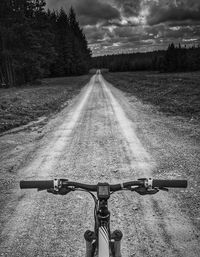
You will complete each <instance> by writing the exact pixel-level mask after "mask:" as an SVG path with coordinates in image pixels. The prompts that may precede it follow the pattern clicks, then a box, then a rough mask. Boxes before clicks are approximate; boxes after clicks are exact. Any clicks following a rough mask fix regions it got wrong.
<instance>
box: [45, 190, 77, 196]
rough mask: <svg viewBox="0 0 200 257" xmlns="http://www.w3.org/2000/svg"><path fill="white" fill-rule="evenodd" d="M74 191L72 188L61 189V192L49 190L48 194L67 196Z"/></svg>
mask: <svg viewBox="0 0 200 257" xmlns="http://www.w3.org/2000/svg"><path fill="white" fill-rule="evenodd" d="M71 191H73V189H71V188H60V189H59V190H54V188H50V189H47V192H48V193H51V194H54V195H66V194H68V193H70V192H71Z"/></svg>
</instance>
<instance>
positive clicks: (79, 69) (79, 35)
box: [0, 0, 91, 87]
mask: <svg viewBox="0 0 200 257" xmlns="http://www.w3.org/2000/svg"><path fill="white" fill-rule="evenodd" d="M44 7H45V1H44V0H1V1H0V83H1V84H6V85H8V86H11V87H12V86H17V85H21V84H24V83H27V82H30V81H34V80H35V79H37V78H41V77H45V76H70V75H80V74H84V73H86V72H87V71H88V69H89V62H90V56H91V53H90V50H89V48H88V45H87V40H86V38H85V36H84V34H83V31H82V30H81V29H80V27H79V24H78V22H77V20H76V14H75V12H74V10H73V8H71V9H70V12H69V14H68V15H67V13H66V12H65V11H64V10H63V9H61V10H60V11H58V12H55V11H50V10H48V11H45V9H44Z"/></svg>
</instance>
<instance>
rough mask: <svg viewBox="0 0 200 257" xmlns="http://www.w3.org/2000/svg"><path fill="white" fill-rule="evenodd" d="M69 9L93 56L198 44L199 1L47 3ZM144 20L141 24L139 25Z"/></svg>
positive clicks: (74, 0)
mask: <svg viewBox="0 0 200 257" xmlns="http://www.w3.org/2000/svg"><path fill="white" fill-rule="evenodd" d="M47 3H48V7H50V8H51V9H58V8H60V7H64V8H66V9H69V7H70V6H71V5H72V6H73V7H74V9H75V11H76V13H77V18H78V20H79V23H80V25H81V26H82V27H83V30H84V33H85V35H86V37H87V39H88V42H89V45H90V47H91V48H92V49H93V53H94V54H95V55H96V54H105V53H116V52H120V51H124V52H130V51H131V50H132V51H135V52H137V51H150V50H154V49H155V50H158V49H166V48H167V46H168V45H169V43H171V42H174V43H175V44H178V43H179V42H180V43H182V44H185V43H187V44H190V45H191V44H192V43H196V44H197V43H200V0H159V1H157V0H47ZM141 17H144V20H143V21H144V22H143V23H142V22H140V21H141V20H140V19H141Z"/></svg>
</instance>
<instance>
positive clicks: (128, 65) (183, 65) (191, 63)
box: [92, 43, 200, 72]
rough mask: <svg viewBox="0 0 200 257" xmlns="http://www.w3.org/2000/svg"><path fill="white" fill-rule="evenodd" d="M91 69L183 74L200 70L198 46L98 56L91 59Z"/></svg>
mask: <svg viewBox="0 0 200 257" xmlns="http://www.w3.org/2000/svg"><path fill="white" fill-rule="evenodd" d="M92 63H93V67H95V68H98V69H100V68H106V69H109V71H113V72H115V71H142V70H152V71H153V70H156V71H161V72H182V71H183V72H184V71H196V70H200V46H197V47H195V46H193V47H189V48H187V47H186V46H184V47H182V46H181V45H180V44H179V45H178V46H175V45H174V43H171V44H170V45H169V46H168V48H167V50H160V51H153V52H146V53H131V54H119V55H107V56H98V57H94V58H92Z"/></svg>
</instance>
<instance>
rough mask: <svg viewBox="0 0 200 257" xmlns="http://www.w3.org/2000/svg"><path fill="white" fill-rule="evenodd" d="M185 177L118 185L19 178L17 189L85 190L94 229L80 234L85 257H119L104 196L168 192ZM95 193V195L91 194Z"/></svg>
mask: <svg viewBox="0 0 200 257" xmlns="http://www.w3.org/2000/svg"><path fill="white" fill-rule="evenodd" d="M186 187H187V180H158V179H151V178H149V179H146V178H141V179H138V180H136V181H129V182H125V183H121V184H113V185H110V184H108V183H98V184H96V185H90V184H83V183H77V182H72V181H69V180H67V179H54V180H42V181H20V188H21V189H28V188H29V189H30V188H37V189H38V191H41V190H47V192H48V193H52V194H59V195H66V194H68V193H70V192H72V191H76V190H79V191H86V192H88V193H89V194H90V195H91V196H92V198H93V199H94V202H95V207H94V220H95V225H94V231H90V230H87V231H86V232H85V234H84V238H85V241H86V255H85V256H86V257H94V256H98V257H110V256H112V257H121V247H120V246H121V239H122V237H123V234H122V232H121V231H120V230H115V231H114V232H112V233H111V231H110V212H109V210H108V199H109V198H110V195H111V194H113V193H114V192H117V191H121V190H130V191H134V192H136V193H138V194H140V195H149V194H150V195H151V194H156V193H157V192H159V190H165V191H168V188H186ZM93 192H96V193H97V195H94V193H93Z"/></svg>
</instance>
